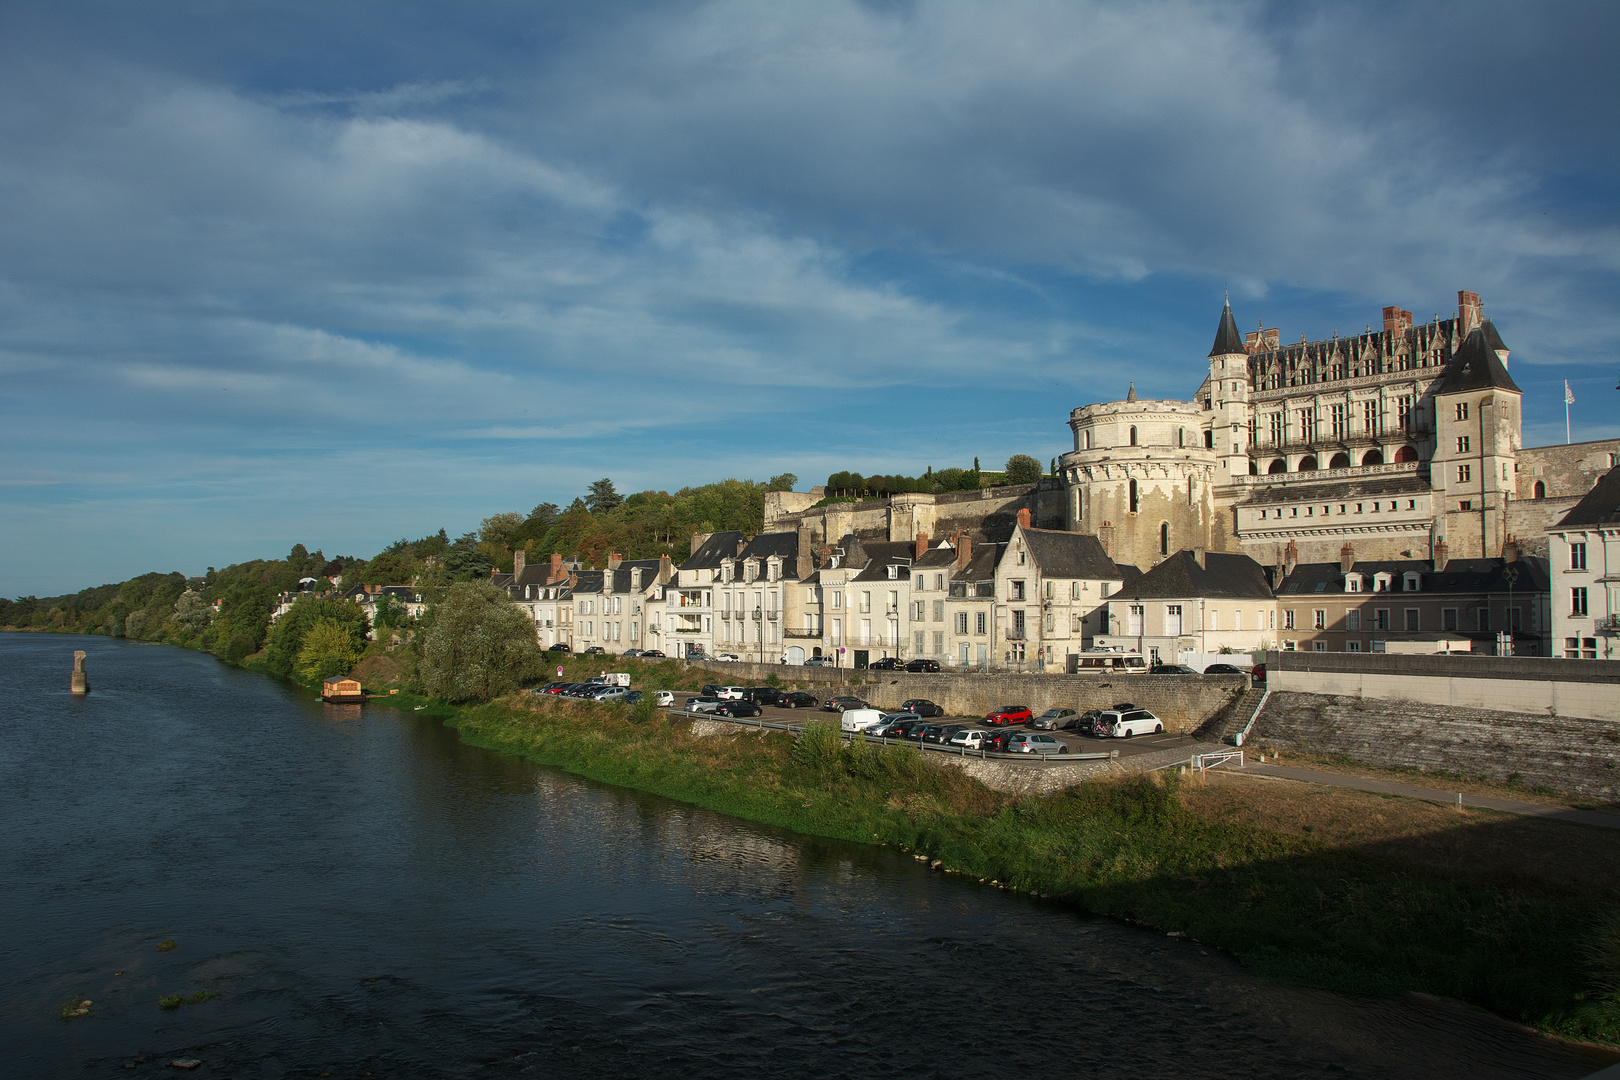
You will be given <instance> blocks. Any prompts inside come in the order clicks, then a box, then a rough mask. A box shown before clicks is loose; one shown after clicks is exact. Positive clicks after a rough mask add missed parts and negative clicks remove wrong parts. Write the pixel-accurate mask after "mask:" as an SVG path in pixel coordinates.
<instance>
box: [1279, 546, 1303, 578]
mask: <svg viewBox="0 0 1620 1080" xmlns="http://www.w3.org/2000/svg"><path fill="white" fill-rule="evenodd" d="M1298 565H1299V546H1298V545H1297V544H1295V543H1294V542H1293V541H1292V540H1290V541H1288V546H1287V547H1286V548H1284V549H1283V576H1284V577H1287V576H1288V575H1289V574H1292V573H1293V572H1294V567H1296V566H1298Z"/></svg>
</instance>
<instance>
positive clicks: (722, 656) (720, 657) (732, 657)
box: [710, 652, 742, 664]
mask: <svg viewBox="0 0 1620 1080" xmlns="http://www.w3.org/2000/svg"><path fill="white" fill-rule="evenodd" d="M710 659H713V660H716V661H718V662H720V663H723V664H729V663H735V662H736V661H738V660H741V659H742V657H740V656H738V655H737V654H736V653H734V652H722V653H715V654H714V656H713V657H711V658H710Z"/></svg>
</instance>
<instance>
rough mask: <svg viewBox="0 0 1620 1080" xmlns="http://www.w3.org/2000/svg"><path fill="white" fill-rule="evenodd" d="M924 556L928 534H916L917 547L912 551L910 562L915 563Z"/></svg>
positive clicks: (926, 551) (926, 549)
mask: <svg viewBox="0 0 1620 1080" xmlns="http://www.w3.org/2000/svg"><path fill="white" fill-rule="evenodd" d="M926 554H928V534H927V533H925V532H920V533H918V534H917V546H916V547H915V549H913V551H912V561H913V562H916V561H917V560H918V559H921V558H922V557H923V556H924V555H926Z"/></svg>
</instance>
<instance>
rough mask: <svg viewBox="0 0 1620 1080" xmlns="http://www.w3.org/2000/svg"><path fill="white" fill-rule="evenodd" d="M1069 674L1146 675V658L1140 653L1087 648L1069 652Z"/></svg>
mask: <svg viewBox="0 0 1620 1080" xmlns="http://www.w3.org/2000/svg"><path fill="white" fill-rule="evenodd" d="M1068 667H1069V674H1070V675H1146V674H1147V669H1148V665H1147V658H1146V657H1144V656H1142V655H1141V654H1140V653H1117V652H1102V651H1095V652H1094V651H1091V650H1087V651H1086V652H1083V653H1070V654H1069V665H1068Z"/></svg>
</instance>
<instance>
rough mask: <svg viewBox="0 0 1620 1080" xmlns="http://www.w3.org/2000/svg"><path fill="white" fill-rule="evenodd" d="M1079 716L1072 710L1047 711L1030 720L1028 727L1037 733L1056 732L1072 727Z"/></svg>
mask: <svg viewBox="0 0 1620 1080" xmlns="http://www.w3.org/2000/svg"><path fill="white" fill-rule="evenodd" d="M1079 716H1080V714H1079V713H1078V712H1077V711H1075V710H1074V709H1047V710H1046V711H1045V712H1043V713H1041V715H1039V716H1037V717H1036V718H1035V719H1033V720H1031V721H1030V722H1029V726H1030V727H1032V728H1035V729H1036V730H1038V731H1057V730H1058V729H1059V728H1068V727H1072V726H1073V723H1074V721H1075V720H1076V719H1078V718H1079Z"/></svg>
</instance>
